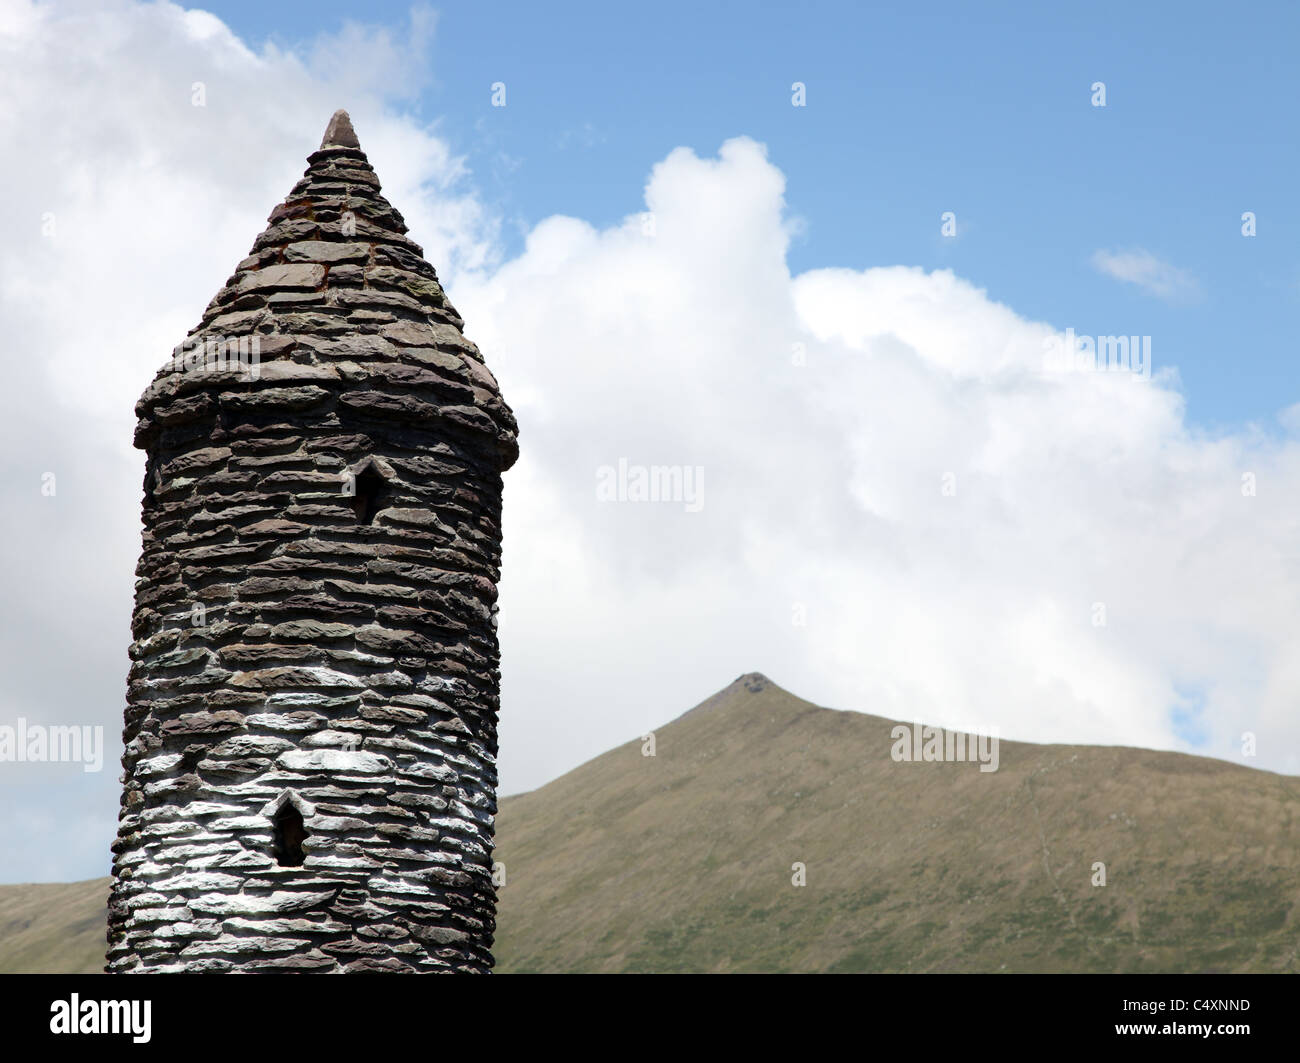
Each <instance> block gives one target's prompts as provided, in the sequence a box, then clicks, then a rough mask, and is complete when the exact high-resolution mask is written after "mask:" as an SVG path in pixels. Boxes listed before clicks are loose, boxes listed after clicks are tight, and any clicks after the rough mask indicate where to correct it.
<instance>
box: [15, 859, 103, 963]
mask: <svg viewBox="0 0 1300 1063" xmlns="http://www.w3.org/2000/svg"><path fill="white" fill-rule="evenodd" d="M107 923H108V879H106V878H97V879H92V880H90V881H89V882H70V883H58V884H57V885H39V886H0V974H15V973H30V974H61V973H69V974H83V973H85V974H89V973H92V972H96V971H102V970H103V969H104V938H105V931H106V928H107Z"/></svg>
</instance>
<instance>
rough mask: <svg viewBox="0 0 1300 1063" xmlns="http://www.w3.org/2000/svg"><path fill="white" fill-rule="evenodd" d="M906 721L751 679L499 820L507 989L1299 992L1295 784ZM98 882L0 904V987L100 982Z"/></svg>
mask: <svg viewBox="0 0 1300 1063" xmlns="http://www.w3.org/2000/svg"><path fill="white" fill-rule="evenodd" d="M892 726H893V723H892V722H891V721H887V720H883V719H880V718H879V717H875V716H866V715H862V714H860V713H852V712H837V711H834V710H830V709H822V708H818V707H817V706H815V705H812V704H810V703H808V702H806V701H802V700H801V699H799V698H796V697H794V696H792V695H791V694H788V693H787V692H785V691H784V690H781V689H780V688H779V687H777V686H775V685H774V684H772V683H770V682H769V681H767V680H765V679H763V678H762V677H760V676H754V675H751V676H743V677H741V678H740V679H738V680H737V681H736V682H735V683H733V684H732V685H731V686H729V687H727V688H726V689H725V690H723V691H721V692H720V693H718V694H716V695H714V696H713V697H712V698H710V699H708V701H706V702H704V703H703V704H702V705H700V706H698V707H697V708H695V709H693V710H691V711H690V712H688V713H687V714H686V715H684V716H682V717H680V718H678V719H677V720H674V721H673V722H672V723H670V724H667V725H665V726H664V727H662V728H660V729H659V730H658V731H657V732H656V734H655V741H656V750H655V752H656V756H654V757H644V756H642V752H641V749H642V746H641V742H640V741H639V740H638V741H636V742H632V743H629V744H628V745H625V746H620V747H619V748H618V749H614V750H611V751H610V752H608V753H606V754H604V755H603V756H600V757H597V758H596V759H595V760H592V761H590V762H588V763H587V764H584V765H582V766H581V767H579V768H577V769H575V770H574V771H572V772H570V773H569V774H567V775H565V776H563V777H562V778H560V779H557V780H555V781H554V782H552V783H549V784H548V785H546V786H543V787H542V788H540V789H538V790H535V791H533V792H531V793H527V794H522V795H519V796H517V797H510V798H507V799H505V800H504V801H503V802H502V807H501V815H500V819H499V827H498V850H497V858H498V859H499V860H501V861H503V862H504V863H505V865H506V871H507V882H506V885H505V887H504V889H503V890H502V891H501V901H500V914H499V920H498V937H497V948H496V954H497V958H498V963H499V969H500V970H501V971H502V972H511V971H1001V970H1006V971H1031V972H1034V971H1293V972H1296V971H1300V778H1294V777H1289V776H1278V775H1272V774H1268V773H1266V772H1260V771H1255V770H1252V769H1249V768H1243V767H1238V766H1235V765H1232V764H1228V763H1224V762H1221V761H1215V760H1208V759H1205V758H1201V757H1189V756H1185V755H1182V754H1177V753H1156V752H1151V751H1149V750H1141V749H1125V748H1112V747H1093V746H1039V745H1028V744H1025V743H1019V742H1006V741H1004V742H1002V743H1001V746H1000V763H999V769H998V770H997V771H996V772H980V771H979V767H978V765H977V764H973V763H925V762H920V763H897V762H895V761H893V760H892V759H891V758H890V755H889V754H890V748H891V746H892V744H893V740H892V738H891V737H890V733H889V732H890V728H891V727H892ZM1097 861H1100V862H1103V863H1104V864H1105V865H1106V876H1107V882H1106V885H1105V886H1094V885H1092V878H1093V874H1094V872H1093V864H1094V862H1097ZM796 862H800V863H802V864H804V865H805V866H806V877H807V885H805V886H803V887H796V886H794V885H792V884H791V876H792V874H793V872H792V869H791V868H792V865H793V864H794V863H796ZM107 886H108V883H107V880H106V879H99V880H95V881H93V882H86V883H77V884H74V885H64V886H3V887H0V972H3V971H18V970H31V971H38V970H39V971H56V970H67V971H96V970H99V969H100V967H101V964H102V950H103V939H104V931H103V926H104V904H105V900H106V897H107Z"/></svg>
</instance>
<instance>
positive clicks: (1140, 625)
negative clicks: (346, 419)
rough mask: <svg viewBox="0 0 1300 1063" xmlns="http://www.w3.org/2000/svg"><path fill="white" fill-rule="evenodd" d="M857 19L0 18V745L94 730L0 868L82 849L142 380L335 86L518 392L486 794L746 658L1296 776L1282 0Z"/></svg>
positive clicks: (85, 866)
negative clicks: (1119, 346) (642, 477)
mask: <svg viewBox="0 0 1300 1063" xmlns="http://www.w3.org/2000/svg"><path fill="white" fill-rule="evenodd" d="M897 8H898V10H896V11H880V10H872V9H870V8H867V7H865V6H864V5H852V4H844V5H838V4H807V5H775V4H773V5H761V6H756V5H730V4H710V5H699V4H692V5H687V4H682V5H674V4H661V5H656V6H655V7H654V9H653V12H652V13H651V12H633V11H632V10H631V9H623V8H620V7H619V6H617V5H594V4H593V5H575V4H550V5H525V4H506V3H496V4H492V5H469V4H457V5H451V6H446V7H438V6H417V7H410V6H407V5H370V6H367V7H366V8H365V9H364V16H363V21H356V19H357V16H356V15H355V13H354V11H355V10H356V9H355V7H354V5H344V4H334V3H328V2H325V3H312V4H310V5H308V4H302V5H295V4H275V5H270V4H264V3H262V4H243V3H230V4H225V3H218V4H215V5H211V6H209V7H206V8H203V9H195V8H185V7H182V6H178V5H172V4H140V3H131V2H127V0H106V2H100V3H94V4H91V3H75V2H54V3H39V4H32V3H29V2H26V0H0V100H2V101H3V106H0V143H3V144H4V145H5V146H6V148H5V164H4V165H3V166H0V203H3V204H4V207H3V208H0V209H3V212H4V214H3V221H4V229H5V233H6V239H5V240H4V241H3V242H0V359H3V364H4V368H5V370H6V386H5V387H4V388H3V389H0V416H2V420H3V424H4V426H5V428H4V437H3V438H4V443H5V445H4V447H3V448H2V449H0V482H3V484H4V485H5V487H6V488H7V489H8V491H7V498H8V502H9V505H8V506H7V507H6V509H5V525H4V528H5V532H6V539H7V541H8V549H7V550H5V551H4V552H3V554H0V578H2V579H3V586H4V588H5V592H6V593H5V594H4V595H3V599H2V601H0V670H2V673H3V675H4V676H5V681H4V682H3V683H2V684H0V727H3V726H6V725H16V723H17V721H18V720H20V719H21V720H26V721H28V723H29V724H44V725H85V726H102V727H103V728H104V731H105V734H106V742H107V745H106V749H105V752H104V766H103V770H102V771H90V772H88V771H84V770H83V766H82V765H80V764H69V763H60V764H13V763H0V881H2V882H21V881H53V880H73V879H84V878H90V877H94V876H97V875H101V874H105V873H106V872H107V869H108V864H109V856H110V854H109V850H108V845H109V843H110V841H111V839H112V837H113V834H114V832H115V820H116V811H117V801H118V794H119V789H120V783H119V780H118V766H117V759H118V757H119V756H120V753H121V747H120V742H119V739H118V735H119V733H120V728H121V712H122V706H123V694H124V691H125V678H126V670H127V666H128V659H127V655H126V649H127V646H128V644H129V642H130V632H129V617H130V610H131V599H132V593H133V578H134V577H133V568H134V564H135V559H136V557H137V556H138V552H139V545H140V543H139V530H140V525H139V505H140V482H141V476H142V470H143V458H142V455H141V454H140V453H139V452H137V451H135V450H133V449H132V447H131V430H132V427H133V425H134V415H133V413H132V406H133V404H134V401H135V399H136V397H138V395H139V393H140V392H141V391H142V390H143V388H144V387H145V386H146V385H147V383H148V382H149V380H150V379H151V378H152V376H153V373H154V371H155V370H156V369H157V367H158V366H159V365H160V364H161V363H162V362H163V361H164V360H165V359H166V357H167V355H168V353H169V352H170V350H171V348H172V347H173V346H174V345H175V344H176V343H177V342H179V341H180V339H182V338H183V337H184V335H185V333H186V332H187V331H188V329H189V328H190V327H191V326H193V325H194V324H195V323H196V322H197V321H198V318H199V316H200V314H201V312H202V310H203V308H204V306H206V304H207V302H208V300H209V299H210V298H211V296H212V295H213V293H215V292H216V290H217V289H218V288H219V287H220V286H221V284H222V283H223V281H224V279H225V278H226V277H227V276H228V275H229V274H230V273H231V272H233V269H234V266H235V264H236V263H237V262H238V261H239V260H240V259H241V258H242V257H243V256H244V255H245V254H246V253H247V251H248V248H249V247H250V245H251V244H252V241H253V239H254V238H255V237H256V236H257V234H258V233H259V232H260V231H261V230H262V228H263V227H264V226H265V220H266V216H267V214H268V213H269V212H270V210H271V209H272V207H274V206H275V204H277V203H278V202H279V201H280V200H281V199H283V197H284V196H285V195H286V194H287V192H288V191H289V189H290V187H291V186H292V184H293V183H294V181H295V180H296V179H297V177H298V176H299V175H300V174H301V172H302V171H303V169H304V168H305V165H306V162H305V158H306V155H307V154H308V153H309V152H310V151H312V150H313V149H314V148H315V147H316V145H317V144H318V142H319V138H320V135H321V132H322V131H323V129H324V127H325V124H326V123H327V121H328V119H329V116H330V114H331V113H332V112H333V111H334V110H335V109H336V108H338V107H346V108H348V109H349V110H350V112H351V114H352V117H353V121H354V124H355V126H356V129H357V132H358V135H359V137H360V140H361V143H362V147H363V148H364V149H365V150H366V151H367V153H368V155H369V157H370V160H371V162H372V164H373V165H374V166H375V169H376V171H377V173H378V174H379V177H380V179H381V180H382V181H383V183H384V189H385V194H386V196H387V197H388V198H389V199H390V200H391V201H392V202H393V203H394V204H395V205H396V206H397V207H398V209H399V210H401V211H402V213H403V214H404V215H405V216H406V219H407V222H408V224H409V225H410V227H411V235H412V236H413V238H415V239H416V240H417V241H418V242H419V243H421V244H422V245H423V246H424V248H425V251H426V256H427V257H428V258H429V260H430V261H431V262H432V263H433V264H434V265H435V267H436V268H437V269H438V271H439V274H440V276H441V277H442V278H443V281H444V283H445V285H446V287H447V289H448V291H449V293H450V296H451V298H452V300H453V302H454V303H455V305H456V306H457V308H458V309H459V311H460V312H461V314H462V316H463V317H464V318H465V320H466V333H467V334H468V335H469V337H470V338H471V339H473V340H475V342H477V343H478V345H479V346H480V348H481V349H482V350H483V351H484V353H485V355H486V358H487V361H488V364H489V366H490V367H491V368H492V369H493V371H494V372H495V374H496V376H497V377H498V379H499V380H500V382H501V386H502V389H503V392H504V394H505V396H506V398H507V400H508V401H509V402H510V403H511V405H512V406H513V408H514V410H515V412H516V414H517V416H518V418H519V422H520V446H521V459H520V461H519V464H518V465H517V466H516V467H515V468H514V469H512V470H511V471H510V472H509V473H507V475H506V480H505V555H504V568H503V579H502V585H501V620H500V624H501V626H500V634H501V646H502V718H501V734H500V737H501V757H500V768H501V790H502V792H503V793H514V792H519V791H522V790H527V789H531V788H533V787H535V786H538V785H541V784H542V783H544V782H546V781H548V780H549V779H552V778H555V777H556V776H558V775H560V774H562V773H563V772H565V771H567V770H569V769H571V768H573V767H575V766H577V765H578V764H580V763H582V762H583V761H585V760H587V759H589V758H590V757H592V756H594V755H597V754H599V753H600V752H603V751H604V750H606V749H608V748H610V747H612V746H614V745H617V744H619V743H621V742H624V741H627V740H629V739H631V738H634V737H637V736H639V735H641V734H643V733H645V732H646V731H647V730H649V729H651V728H653V727H655V726H657V725H660V724H662V723H664V722H666V721H667V720H669V719H671V718H673V717H675V716H677V715H679V714H680V713H681V712H683V711H685V710H686V709H688V708H690V707H691V706H692V705H694V704H695V703H697V702H699V701H700V700H702V699H703V698H705V697H707V696H708V695H710V694H711V693H713V692H715V691H716V690H718V689H720V688H721V687H723V686H725V685H726V684H727V683H729V682H730V681H731V680H732V679H734V678H735V677H736V676H737V675H739V674H741V673H743V672H748V671H762V672H764V673H765V674H767V675H769V676H770V677H771V678H772V679H773V680H775V681H776V682H777V683H779V684H781V685H782V686H784V687H786V688H787V689H789V690H791V691H792V692H794V693H796V694H799V695H800V696H802V697H805V698H808V699H809V700H812V701H815V702H817V703H819V704H824V705H829V706H832V707H836V708H845V709H857V710H861V711H867V712H873V713H877V714H879V715H883V716H888V717H891V718H894V719H901V720H912V719H917V718H920V719H924V720H926V721H931V722H935V723H938V724H942V725H945V726H954V727H955V726H963V727H975V728H987V729H996V730H997V731H998V732H999V733H1000V734H1001V735H1003V736H1004V737H1009V738H1017V739H1023V740H1030V741H1040V742H1041V741H1053V742H1089V743H1104V744H1125V745H1138V746H1145V747H1151V748H1159V749H1174V750H1180V751H1184V752H1190V753H1197V754H1200V755H1205V756H1213V757H1218V758H1222V759H1228V760H1234V761H1238V762H1241V763H1246V764H1250V765H1252V766H1255V767H1259V768H1263V769H1266V770H1271V771H1281V772H1287V773H1293V774H1294V773H1297V772H1300V713H1297V712H1296V701H1297V697H1298V696H1300V663H1297V662H1296V661H1295V658H1294V654H1293V653H1292V647H1293V646H1294V645H1296V643H1297V639H1298V638H1300V611H1298V610H1297V608H1296V603H1297V600H1298V599H1300V550H1298V549H1297V544H1298V543H1300V492H1298V491H1297V490H1296V484H1297V473H1298V472H1300V388H1298V387H1297V383H1296V380H1297V375H1296V368H1295V358H1296V355H1295V351H1294V349H1293V344H1292V342H1291V335H1290V333H1291V327H1290V326H1291V323H1292V322H1293V320H1294V319H1295V316H1296V312H1297V310H1298V309H1300V256H1297V254H1296V251H1295V249H1296V248H1297V247H1298V246H1300V240H1298V239H1297V237H1298V236H1300V208H1297V207H1296V205H1295V200H1294V194H1293V192H1292V188H1293V185H1294V176H1293V175H1294V174H1295V172H1296V169H1297V166H1296V163H1297V158H1296V153H1297V147H1296V143H1297V138H1296V137H1295V136H1294V135H1293V134H1292V133H1291V129H1292V127H1293V122H1292V120H1291V116H1290V108H1291V101H1293V100H1294V99H1295V97H1296V89H1297V84H1296V82H1297V77H1298V75H1297V73H1296V70H1295V68H1294V63H1293V61H1292V58H1291V57H1292V52H1293V50H1294V42H1295V41H1296V39H1297V29H1300V26H1298V25H1297V23H1300V12H1298V11H1297V9H1296V8H1294V7H1293V6H1292V5H1286V4H1271V5H1270V4H1259V5H1252V4H1239V5H1234V6H1233V7H1232V8H1231V9H1229V10H1226V11H1225V10H1223V9H1221V8H1216V7H1214V6H1211V5H1197V4H1178V5H1176V6H1175V5H1161V4H1151V5H1141V9H1140V10H1137V11H1133V10H1130V9H1129V5H1123V4H1114V5H1111V4H1104V3H1103V4H1090V5H1071V6H1069V7H1068V8H1066V7H1065V6H1062V5H1036V4H980V5H974V4H958V3H952V4H909V5H897ZM1103 100H1104V106H1101V105H1098V104H1099V103H1101V102H1103ZM500 104H504V105H500ZM1066 336H1072V337H1074V338H1075V342H1076V343H1077V344H1082V345H1083V346H1082V347H1081V348H1078V347H1077V348H1075V349H1076V351H1077V350H1083V351H1085V352H1086V350H1087V343H1088V342H1089V341H1090V340H1091V339H1092V338H1097V337H1107V336H1125V337H1132V338H1133V340H1132V343H1131V347H1132V349H1133V351H1139V350H1140V351H1143V352H1144V354H1143V357H1142V358H1141V359H1140V360H1133V361H1130V362H1128V363H1126V365H1125V366H1123V367H1121V368H1120V369H1119V370H1118V371H1115V370H1109V369H1105V368H1104V367H1103V368H1102V369H1097V368H1095V367H1093V368H1090V367H1089V365H1088V363H1087V362H1086V360H1083V359H1081V358H1078V357H1076V358H1074V359H1064V358H1060V357H1057V355H1058V354H1059V353H1060V352H1061V351H1062V350H1066V349H1067V348H1065V347H1063V346H1062V345H1063V344H1064V343H1065V340H1064V337H1066ZM650 466H666V467H670V468H672V469H674V470H675V472H676V474H677V475H678V476H679V477H681V478H682V482H683V483H684V484H687V485H689V487H690V491H689V492H688V495H689V497H680V498H676V499H673V500H668V501H658V502H636V501H632V500H630V499H628V498H627V496H626V494H623V495H621V496H620V494H619V492H618V491H617V489H615V490H614V491H613V494H612V496H611V494H610V492H609V491H607V490H604V489H603V488H602V484H603V485H604V486H605V487H608V483H609V479H608V478H609V476H610V474H611V470H618V469H619V468H620V467H621V468H623V469H630V470H636V469H638V468H641V469H645V468H648V467H650ZM620 497H621V498H622V499H623V500H622V501H619V499H620ZM1246 735H1249V736H1250V738H1251V740H1250V741H1249V742H1247V741H1246V740H1245V739H1244V738H1243V736H1246ZM1248 751H1249V752H1248Z"/></svg>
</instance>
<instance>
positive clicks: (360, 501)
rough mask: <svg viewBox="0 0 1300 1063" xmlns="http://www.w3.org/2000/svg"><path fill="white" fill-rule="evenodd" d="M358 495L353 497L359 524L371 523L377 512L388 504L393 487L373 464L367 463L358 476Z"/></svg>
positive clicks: (353, 505)
mask: <svg viewBox="0 0 1300 1063" xmlns="http://www.w3.org/2000/svg"><path fill="white" fill-rule="evenodd" d="M356 489H357V490H356V496H355V497H354V498H353V499H352V508H353V510H354V511H355V513H356V515H357V523H358V524H370V523H373V521H374V519H375V514H376V513H378V512H379V511H380V510H381V509H383V508H384V506H386V505H387V504H388V499H389V497H390V496H391V495H392V488H390V487H389V486H388V481H387V480H385V479H384V478H383V477H382V476H381V475H380V474H379V473H378V472H376V471H375V467H374V466H373V465H367V466H366V467H365V468H364V469H363V470H362V471H361V473H360V474H359V475H358V476H357V481H356Z"/></svg>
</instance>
